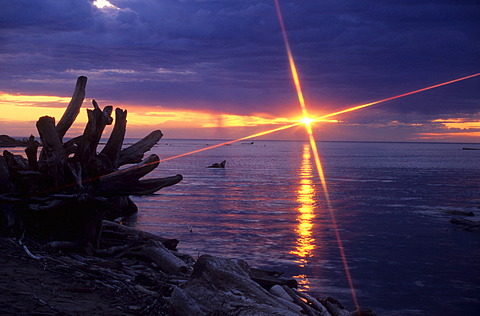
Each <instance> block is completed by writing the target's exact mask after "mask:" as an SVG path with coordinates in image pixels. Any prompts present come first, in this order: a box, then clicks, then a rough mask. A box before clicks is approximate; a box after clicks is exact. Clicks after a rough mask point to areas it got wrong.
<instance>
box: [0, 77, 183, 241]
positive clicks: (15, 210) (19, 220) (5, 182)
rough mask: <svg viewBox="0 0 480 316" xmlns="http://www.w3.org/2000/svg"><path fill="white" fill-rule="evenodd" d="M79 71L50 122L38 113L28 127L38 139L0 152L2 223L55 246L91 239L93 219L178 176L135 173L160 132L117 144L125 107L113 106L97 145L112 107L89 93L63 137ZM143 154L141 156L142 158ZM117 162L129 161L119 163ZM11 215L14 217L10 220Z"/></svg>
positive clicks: (144, 169) (143, 168) (119, 212)
mask: <svg viewBox="0 0 480 316" xmlns="http://www.w3.org/2000/svg"><path fill="white" fill-rule="evenodd" d="M86 83H87V78H86V77H79V78H78V80H77V84H76V87H75V91H74V93H73V96H72V99H71V102H70V103H69V104H68V106H67V108H66V110H65V112H64V114H63V116H62V118H61V119H60V121H59V122H58V123H56V122H55V118H53V117H49V116H43V117H40V118H39V119H38V121H37V123H36V127H37V130H38V133H39V135H40V139H41V151H40V154H39V155H38V158H37V151H38V148H39V142H38V141H36V140H35V139H34V137H33V136H31V137H30V138H29V139H28V141H26V149H25V153H26V155H27V159H26V158H24V157H23V156H21V155H13V154H12V153H10V152H8V151H4V152H3V155H2V156H0V182H1V183H0V211H1V213H2V215H3V218H4V220H3V226H4V228H5V227H6V228H7V229H10V230H14V229H13V227H14V226H15V225H16V226H17V227H18V228H21V229H20V230H21V231H23V233H25V232H26V233H27V234H30V235H32V234H38V235H40V236H42V237H44V238H47V239H50V240H51V239H53V240H57V241H59V242H60V243H59V245H60V244H61V245H64V246H65V245H69V244H73V245H77V246H86V245H88V244H90V245H93V246H95V245H96V244H98V236H99V234H100V233H101V226H102V225H101V221H102V220H103V219H113V218H116V217H118V216H126V215H130V214H132V213H134V212H136V211H137V207H136V205H135V203H133V201H132V200H131V199H130V198H129V196H130V195H145V194H153V193H154V192H156V191H158V190H159V189H161V188H163V187H166V186H170V185H174V184H176V183H178V182H179V181H181V180H182V176H181V175H175V176H172V177H166V178H152V179H147V180H143V179H141V178H142V177H144V176H145V175H147V174H148V173H150V172H151V171H152V170H154V169H155V168H156V167H157V166H158V164H159V157H158V156H157V155H150V156H148V157H147V158H145V159H143V157H144V155H145V153H146V152H147V151H148V150H150V149H151V148H152V147H153V146H154V145H155V144H156V143H157V142H158V141H159V140H160V138H161V137H162V133H161V132H160V131H159V130H156V131H153V132H152V133H150V134H149V135H147V136H146V137H145V138H143V139H141V140H140V141H138V142H137V143H135V144H133V145H131V146H129V147H127V148H125V149H123V148H122V147H123V141H124V138H125V133H126V127H127V111H126V110H122V109H118V108H117V109H115V119H116V121H115V125H114V127H113V130H112V133H111V135H110V138H109V139H108V141H107V143H106V145H105V146H104V148H103V149H102V150H101V151H100V152H99V148H98V147H99V143H100V139H101V138H102V135H103V132H104V129H105V127H106V126H107V125H110V124H112V123H113V118H112V117H111V114H112V112H113V107H112V106H106V107H104V108H103V109H101V108H100V106H99V105H98V103H97V102H96V101H95V100H93V101H92V103H93V109H88V110H87V114H88V122H87V124H86V126H85V129H84V132H83V134H82V135H80V136H78V137H75V138H73V139H71V140H69V141H66V142H63V138H64V136H65V135H66V133H67V131H68V129H69V128H70V127H71V126H72V124H73V123H74V121H75V119H76V118H77V116H78V114H79V112H80V108H81V106H82V103H83V100H84V97H85V88H86ZM142 159H143V160H142ZM125 164H134V165H131V166H129V167H127V168H125V167H123V166H124V165H125ZM15 222H16V223H15Z"/></svg>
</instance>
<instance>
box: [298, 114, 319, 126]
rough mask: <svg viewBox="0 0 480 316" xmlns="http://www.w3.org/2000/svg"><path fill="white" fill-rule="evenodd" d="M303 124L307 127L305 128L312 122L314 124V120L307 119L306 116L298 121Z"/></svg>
mask: <svg viewBox="0 0 480 316" xmlns="http://www.w3.org/2000/svg"><path fill="white" fill-rule="evenodd" d="M300 121H301V122H302V123H303V124H305V125H307V126H310V125H311V124H312V122H314V121H315V120H314V119H312V118H310V117H308V116H305V117H304V118H302V119H301V120H300Z"/></svg>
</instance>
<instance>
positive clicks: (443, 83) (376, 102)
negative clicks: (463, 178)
mask: <svg viewBox="0 0 480 316" xmlns="http://www.w3.org/2000/svg"><path fill="white" fill-rule="evenodd" d="M477 76H480V72H478V73H475V74H473V75H468V76H465V77H461V78H457V79H453V80H450V81H445V82H442V83H439V84H436V85H433V86H429V87H426V88H422V89H418V90H414V91H410V92H406V93H402V94H398V95H396V96H393V97H389V98H385V99H382V100H378V101H374V102H370V103H365V104H362V105H357V106H352V107H350V108H347V109H344V110H341V111H337V112H333V113H329V114H326V115H323V116H320V117H318V118H316V119H315V121H321V120H322V119H326V118H329V117H332V116H337V115H339V114H344V113H348V112H353V111H357V110H360V109H363V108H366V107H369V106H372V105H376V104H379V103H384V102H387V101H392V100H395V99H400V98H403V97H406V96H409V95H412V94H416V93H420V92H424V91H427V90H431V89H435V88H439V87H443V86H446V85H448V84H451V83H455V82H458V81H462V80H466V79H470V78H474V77H477Z"/></svg>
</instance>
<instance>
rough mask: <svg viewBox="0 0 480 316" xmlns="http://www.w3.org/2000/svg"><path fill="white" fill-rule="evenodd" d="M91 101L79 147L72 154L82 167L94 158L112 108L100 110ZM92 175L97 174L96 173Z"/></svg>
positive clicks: (95, 103) (107, 107) (108, 122)
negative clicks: (90, 108) (91, 105)
mask: <svg viewBox="0 0 480 316" xmlns="http://www.w3.org/2000/svg"><path fill="white" fill-rule="evenodd" d="M92 102H93V104H94V109H93V110H87V114H88V123H87V126H86V127H85V130H84V132H83V137H82V138H81V141H80V142H79V148H78V149H77V151H76V153H75V156H74V159H75V160H76V161H80V162H82V164H83V165H84V166H83V167H85V166H87V165H88V164H91V163H90V160H91V159H94V158H95V155H96V153H97V146H98V143H99V142H100V139H101V137H102V133H103V130H104V129H105V126H107V125H109V124H111V123H112V118H111V117H110V114H111V112H112V109H113V108H112V107H111V106H106V107H105V108H104V110H103V111H102V110H100V108H99V107H98V104H97V102H96V101H95V100H93V101H92ZM84 169H85V168H84ZM87 169H88V168H87ZM93 176H98V174H97V175H93ZM87 177H88V176H87Z"/></svg>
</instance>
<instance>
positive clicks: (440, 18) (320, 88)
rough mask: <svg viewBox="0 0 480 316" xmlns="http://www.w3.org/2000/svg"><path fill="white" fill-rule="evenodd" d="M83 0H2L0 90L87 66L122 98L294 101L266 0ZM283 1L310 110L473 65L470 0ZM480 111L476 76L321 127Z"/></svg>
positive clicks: (232, 103) (406, 122)
mask: <svg viewBox="0 0 480 316" xmlns="http://www.w3.org/2000/svg"><path fill="white" fill-rule="evenodd" d="M92 2H93V0H91V1H89V0H36V1H31V0H0V7H1V8H2V9H1V10H0V69H1V77H0V91H3V92H7V93H20V94H41V95H60V96H70V95H71V92H72V90H73V86H74V82H75V79H76V77H78V76H80V75H86V76H87V77H88V78H89V85H88V87H87V89H88V91H87V93H88V97H92V98H96V99H106V100H114V101H115V100H118V101H119V102H120V101H121V102H124V103H128V104H132V105H131V106H133V104H138V105H142V106H165V107H168V108H170V109H175V108H178V109H192V110H205V111H216V112H222V113H229V114H237V115H248V114H252V113H267V114H270V115H272V116H279V117H285V116H288V115H291V114H293V113H294V112H299V107H298V102H297V98H296V94H295V89H294V87H293V85H292V80H291V75H290V72H289V66H288V60H287V57H286V53H285V48H284V43H283V40H282V35H281V30H280V26H279V23H278V18H277V15H276V11H275V5H274V1H273V0H265V1H249V0H242V1H238V0H221V1H210V0H177V1H174V0H162V1H160V0H159V1H153V0H111V1H110V2H111V3H112V4H113V5H115V6H116V7H117V8H104V9H102V10H100V9H99V8H97V7H95V6H93V5H92ZM279 2H280V6H281V8H282V11H283V17H284V21H285V26H286V29H287V33H288V36H289V40H290V45H291V48H292V52H293V55H294V58H295V60H296V64H297V67H298V71H299V73H300V78H301V81H302V84H303V90H304V94H305V98H306V101H307V106H308V108H309V109H310V111H311V112H335V111H337V110H340V109H343V108H345V107H349V106H353V105H358V104H362V103H367V102H371V101H375V100H379V99H383V98H386V97H390V96H394V95H397V94H400V93H405V92H409V91H411V90H415V89H419V88H423V87H426V86H429V85H433V84H437V83H441V82H443V81H448V80H451V79H455V78H459V77H462V76H466V75H470V74H473V73H478V72H480V32H479V30H480V3H479V2H478V1H463V0H450V1H439V0H437V1H423V0H411V1H410V0H398V1H397V0H388V1H387V0H375V1H373V0H372V1H370V0H367V1H358V0H342V1H338V0H325V1H313V0H312V1H308V0H290V1H287V0H285V1H282V0H280V1H279ZM479 112H480V77H476V78H474V79H469V80H465V81H462V82H459V83H455V84H452V85H450V86H446V87H442V88H439V89H435V90H431V91H429V92H425V93H422V94H418V95H415V96H410V97H407V98H403V99H399V100H396V101H391V102H389V103H388V104H385V105H382V106H377V107H375V108H372V109H365V110H363V111H359V112H356V113H355V115H353V113H352V114H350V115H348V122H347V121H345V122H343V123H342V124H338V125H336V126H334V127H333V126H331V127H327V129H329V130H331V132H332V133H333V131H334V130H335V131H336V133H337V134H335V135H337V136H335V137H336V138H338V139H340V140H341V139H346V140H353V138H354V137H353V138H352V136H346V135H344V134H348V133H351V132H352V131H355V130H356V129H361V128H362V127H363V133H364V134H361V135H360V134H358V135H359V136H358V138H359V140H362V139H364V138H365V139H368V138H369V137H372V135H375V134H378V130H377V131H374V129H375V128H384V132H385V135H390V136H391V139H392V140H397V139H395V138H396V137H395V135H399V134H396V133H400V131H401V129H402V128H403V129H406V128H407V127H408V128H410V129H409V132H408V133H412V132H415V128H412V127H411V126H410V124H412V123H413V124H423V123H425V124H426V123H427V122H430V121H431V120H435V119H450V118H459V117H460V118H463V119H467V120H472V121H478V120H479V118H480V116H479V115H478V114H479ZM392 121H393V122H396V123H393V124H392ZM437 125H438V124H437ZM342 126H343V127H342ZM342 128H344V130H343V132H342ZM368 128H370V129H371V130H370V132H371V133H373V134H369V132H368ZM436 128H440V126H437V127H435V125H431V124H430V125H428V128H427V127H422V132H427V130H428V131H432V132H435V131H436ZM321 129H322V128H319V130H320V132H321ZM472 131H480V129H476V130H472ZM408 133H407V134H408ZM341 135H344V136H341ZM362 135H363V136H362ZM405 135H406V134H405ZM405 135H404V136H401V138H402V139H403V138H405V137H407V136H405ZM240 136H241V135H240ZM385 137H386V136H385ZM399 137H400V136H399ZM326 138H327V139H328V138H329V137H326ZM379 140H384V139H379Z"/></svg>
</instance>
